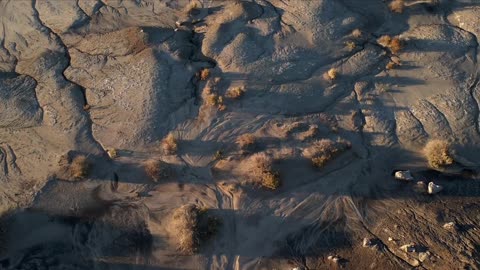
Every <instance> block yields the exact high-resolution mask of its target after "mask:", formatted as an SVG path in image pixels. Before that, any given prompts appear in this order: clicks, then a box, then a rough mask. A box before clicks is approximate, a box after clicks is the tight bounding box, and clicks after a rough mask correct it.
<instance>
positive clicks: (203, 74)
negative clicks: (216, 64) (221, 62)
mask: <svg viewBox="0 0 480 270" xmlns="http://www.w3.org/2000/svg"><path fill="white" fill-rule="evenodd" d="M209 77H210V69H208V68H204V69H202V70H201V71H200V80H202V81H206V80H207V79H208V78H209Z"/></svg>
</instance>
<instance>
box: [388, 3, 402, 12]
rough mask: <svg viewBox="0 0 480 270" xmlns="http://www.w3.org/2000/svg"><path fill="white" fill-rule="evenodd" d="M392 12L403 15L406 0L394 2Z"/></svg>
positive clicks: (391, 7)
mask: <svg viewBox="0 0 480 270" xmlns="http://www.w3.org/2000/svg"><path fill="white" fill-rule="evenodd" d="M389 7H390V10H391V11H393V12H395V13H402V12H403V9H404V7H405V3H404V0H393V1H392V2H391V3H390V5H389Z"/></svg>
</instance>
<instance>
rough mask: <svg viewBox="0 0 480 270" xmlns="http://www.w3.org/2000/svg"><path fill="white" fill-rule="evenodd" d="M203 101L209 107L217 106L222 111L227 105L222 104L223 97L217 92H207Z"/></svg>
mask: <svg viewBox="0 0 480 270" xmlns="http://www.w3.org/2000/svg"><path fill="white" fill-rule="evenodd" d="M205 103H206V105H207V106H209V107H215V106H216V107H217V109H218V110H219V111H224V110H225V109H226V108H227V106H226V105H225V104H223V97H222V96H219V95H217V94H207V95H206V97H205Z"/></svg>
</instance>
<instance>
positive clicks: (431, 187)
mask: <svg viewBox="0 0 480 270" xmlns="http://www.w3.org/2000/svg"><path fill="white" fill-rule="evenodd" d="M442 189H443V187H442V186H440V185H437V184H435V183H434V182H430V183H428V194H436V193H439V192H440V191H442Z"/></svg>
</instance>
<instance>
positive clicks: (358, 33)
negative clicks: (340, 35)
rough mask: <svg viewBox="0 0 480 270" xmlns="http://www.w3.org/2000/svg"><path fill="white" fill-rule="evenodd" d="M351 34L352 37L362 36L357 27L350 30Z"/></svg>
mask: <svg viewBox="0 0 480 270" xmlns="http://www.w3.org/2000/svg"><path fill="white" fill-rule="evenodd" d="M352 36H353V37H354V38H360V37H362V31H361V30H360V29H358V28H357V29H355V30H353V31H352Z"/></svg>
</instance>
